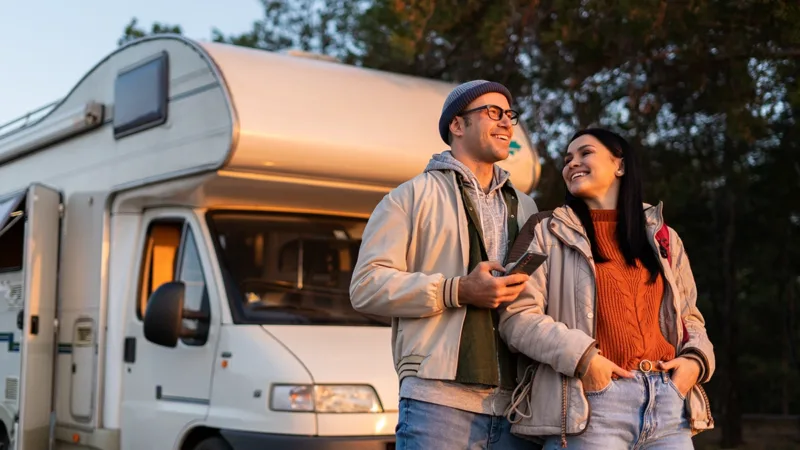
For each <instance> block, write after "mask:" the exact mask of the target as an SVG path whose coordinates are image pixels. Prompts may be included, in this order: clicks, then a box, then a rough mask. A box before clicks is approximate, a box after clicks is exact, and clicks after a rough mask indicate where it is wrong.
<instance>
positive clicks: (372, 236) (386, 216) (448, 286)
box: [350, 185, 461, 318]
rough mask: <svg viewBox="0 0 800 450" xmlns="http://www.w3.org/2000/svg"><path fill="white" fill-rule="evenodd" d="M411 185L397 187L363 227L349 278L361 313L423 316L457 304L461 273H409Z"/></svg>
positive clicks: (357, 307) (355, 301)
mask: <svg viewBox="0 0 800 450" xmlns="http://www.w3.org/2000/svg"><path fill="white" fill-rule="evenodd" d="M409 189H410V186H409V185H404V186H401V187H400V188H398V189H396V190H394V191H392V192H391V193H390V194H388V195H387V196H386V197H384V198H383V200H382V201H381V202H380V203H379V204H378V206H377V207H376V208H375V211H374V212H373V213H372V215H371V216H370V219H369V221H368V222H367V226H366V228H365V229H364V235H363V237H362V242H361V249H360V250H359V254H358V261H357V262H356V266H355V268H354V270H353V278H352V281H351V282H350V301H351V302H352V304H353V307H354V308H355V309H356V310H357V311H360V312H363V313H366V314H373V315H377V316H385V317H408V318H421V317H429V316H434V315H436V314H441V313H442V311H444V310H445V309H446V308H458V307H460V306H461V305H459V303H458V281H459V277H455V278H446V277H445V276H444V275H443V274H440V273H434V274H426V273H421V272H409V271H408V264H407V255H408V246H409V243H410V241H411V234H412V231H413V230H412V228H413V222H412V220H411V219H410V217H409V215H408V211H410V210H411V205H412V196H411V195H404V193H405V194H407V193H408V190H409Z"/></svg>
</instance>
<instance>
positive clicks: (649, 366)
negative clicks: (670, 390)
mask: <svg viewBox="0 0 800 450" xmlns="http://www.w3.org/2000/svg"><path fill="white" fill-rule="evenodd" d="M645 364H646V365H647V368H646V369H645ZM654 367H655V364H653V361H650V360H649V359H643V360H641V361H639V370H641V371H642V372H644V373H650V372H652V371H653V368H654Z"/></svg>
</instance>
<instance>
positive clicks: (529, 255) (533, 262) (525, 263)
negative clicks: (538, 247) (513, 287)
mask: <svg viewBox="0 0 800 450" xmlns="http://www.w3.org/2000/svg"><path fill="white" fill-rule="evenodd" d="M546 260H547V255H545V254H543V253H536V252H525V253H524V254H523V255H522V256H520V257H519V259H518V260H516V261H515V262H514V263H513V264H512V265H511V266H510V267H509V268H508V269H506V273H505V275H511V274H514V273H525V274H528V275H532V274H533V272H534V271H535V270H536V269H538V268H539V266H541V265H542V263H544V262H545V261H546Z"/></svg>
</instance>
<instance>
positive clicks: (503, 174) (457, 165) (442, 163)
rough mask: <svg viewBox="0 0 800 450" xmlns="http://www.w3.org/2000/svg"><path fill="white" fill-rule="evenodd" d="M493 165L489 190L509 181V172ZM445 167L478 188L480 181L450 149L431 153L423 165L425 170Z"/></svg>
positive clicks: (443, 168) (444, 168) (466, 182)
mask: <svg viewBox="0 0 800 450" xmlns="http://www.w3.org/2000/svg"><path fill="white" fill-rule="evenodd" d="M493 167H494V176H493V177H492V184H491V188H490V192H491V191H493V190H495V189H498V188H500V187H501V186H503V184H505V183H506V182H509V183H510V181H509V177H510V174H509V173H508V172H507V171H505V170H503V169H502V168H500V166H498V165H497V164H495V165H494V166H493ZM447 169H449V170H454V171H455V172H456V173H458V174H459V175H461V178H462V179H463V180H464V183H465V184H469V185H470V186H472V187H473V188H478V187H479V186H480V183H478V178H477V177H476V176H475V174H474V173H472V171H471V170H470V169H469V167H467V166H465V165H464V163H462V162H461V161H459V160H457V159H456V158H455V157H453V153H452V152H451V151H450V150H446V151H444V152H442V153H438V154H435V155H433V156H432V157H431V160H430V161H428V166H427V167H425V172H430V171H432V170H447Z"/></svg>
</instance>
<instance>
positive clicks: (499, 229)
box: [425, 150, 509, 264]
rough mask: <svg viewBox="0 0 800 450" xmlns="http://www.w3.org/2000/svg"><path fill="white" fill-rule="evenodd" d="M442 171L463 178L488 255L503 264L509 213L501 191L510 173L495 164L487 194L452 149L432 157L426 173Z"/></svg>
mask: <svg viewBox="0 0 800 450" xmlns="http://www.w3.org/2000/svg"><path fill="white" fill-rule="evenodd" d="M442 169H451V170H454V171H456V172H457V173H458V174H460V175H461V178H462V180H463V181H464V187H466V188H467V189H466V190H467V194H468V195H469V197H470V200H471V201H472V204H473V205H475V207H476V208H477V209H478V217H479V218H480V221H481V223H480V227H481V230H482V231H483V238H484V243H483V245H485V246H486V253H487V254H488V256H489V259H490V260H492V261H498V262H500V263H501V264H502V263H503V262H504V260H505V257H506V247H507V245H506V241H507V240H508V230H507V229H506V224H507V223H508V222H507V221H506V219H507V217H506V214H507V213H508V212H507V210H506V202H505V201H503V194H502V193H501V192H500V188H502V187H503V185H504V184H505V183H506V181H508V178H509V173H508V172H507V171H505V170H503V169H501V168H500V167H499V166H497V165H495V166H494V177H492V184H491V188H490V189H489V192H488V193H484V192H483V189H481V186H480V183H479V182H478V178H477V177H476V176H475V174H473V173H472V171H471V170H469V168H468V167H467V166H465V165H464V164H463V163H462V162H461V161H459V160H457V159H455V158H454V157H453V154H452V153H451V152H450V151H449V150H448V151H445V152H442V153H440V154H437V155H433V157H432V158H431V160H430V162H428V167H426V168H425V172H429V171H431V170H442Z"/></svg>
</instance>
